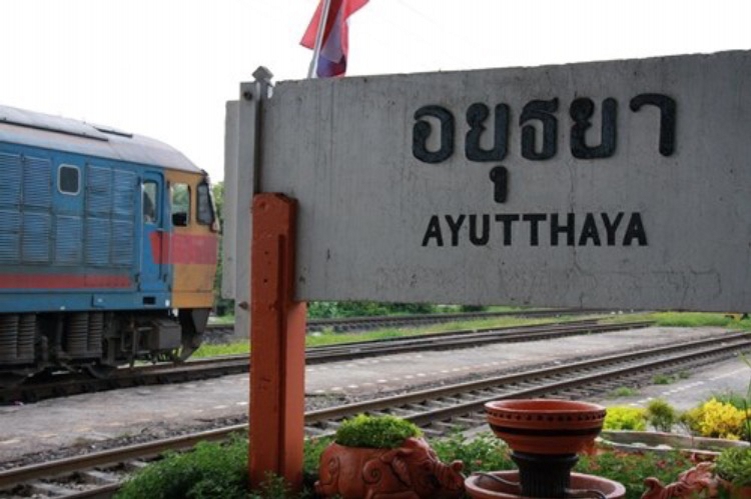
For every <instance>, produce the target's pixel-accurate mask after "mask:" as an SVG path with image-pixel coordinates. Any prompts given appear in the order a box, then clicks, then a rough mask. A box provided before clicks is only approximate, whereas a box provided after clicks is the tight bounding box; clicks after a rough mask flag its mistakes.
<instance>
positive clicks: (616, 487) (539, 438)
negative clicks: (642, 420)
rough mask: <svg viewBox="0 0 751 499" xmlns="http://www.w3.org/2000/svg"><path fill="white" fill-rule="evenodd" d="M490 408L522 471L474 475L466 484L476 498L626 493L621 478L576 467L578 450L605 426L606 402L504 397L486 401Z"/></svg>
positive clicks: (495, 428)
mask: <svg viewBox="0 0 751 499" xmlns="http://www.w3.org/2000/svg"><path fill="white" fill-rule="evenodd" d="M485 412H486V416H487V420H488V423H489V424H490V428H491V429H492V430H493V433H494V434H495V435H496V436H497V437H498V438H501V439H503V440H504V441H505V442H506V443H507V444H508V446H509V447H510V448H511V449H512V451H513V452H512V454H511V459H513V460H514V462H515V463H516V465H517V466H518V467H519V471H518V472H496V473H485V474H477V475H473V476H471V477H469V478H468V479H467V480H465V482H464V486H465V488H466V489H467V493H468V494H469V495H470V496H471V497H473V498H474V499H490V498H511V497H513V498H517V497H520V496H525V497H535V498H563V497H567V496H576V497H603V496H604V497H608V498H614V499H615V498H620V497H623V496H624V494H625V492H626V491H625V489H624V487H623V486H622V485H621V484H619V483H617V482H613V481H612V480H606V479H603V478H599V477H594V476H591V475H581V474H576V473H574V474H572V473H571V468H573V466H574V464H576V461H577V460H578V459H579V458H578V457H577V456H576V453H577V452H581V451H582V450H584V449H585V448H587V447H590V446H591V445H592V444H593V442H594V440H595V438H596V437H597V435H598V434H599V433H600V431H601V430H602V425H603V422H604V421H605V414H606V411H605V408H604V407H602V406H600V405H596V404H590V403H586V402H573V401H568V400H554V399H528V400H499V401H495V402H489V403H487V404H485ZM507 478H512V479H513V478H518V483H515V482H513V481H510V480H508V479H507Z"/></svg>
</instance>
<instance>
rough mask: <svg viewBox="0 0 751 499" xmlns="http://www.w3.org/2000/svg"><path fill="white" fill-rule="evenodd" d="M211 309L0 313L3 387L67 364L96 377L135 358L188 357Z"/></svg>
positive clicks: (143, 359) (137, 359) (146, 359)
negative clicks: (176, 312) (177, 311)
mask: <svg viewBox="0 0 751 499" xmlns="http://www.w3.org/2000/svg"><path fill="white" fill-rule="evenodd" d="M207 319H208V310H181V311H180V312H179V313H178V314H177V315H175V314H174V313H173V312H171V311H164V310H162V311H152V312H142V311H141V312H134V311H117V312H114V311H110V312H57V313H40V314H35V313H25V314H0V387H3V386H12V385H15V384H18V383H20V382H22V381H23V380H24V379H26V378H27V377H28V376H31V375H33V374H36V373H39V372H42V371H45V370H60V369H66V370H71V371H87V372H89V373H90V374H92V375H94V376H97V377H104V376H107V375H109V374H110V373H111V372H112V371H113V370H114V369H115V368H117V367H118V366H121V365H125V364H130V365H131V366H132V365H133V364H134V363H135V362H136V361H150V362H161V361H172V362H178V361H181V360H185V359H187V358H188V357H189V356H190V355H191V354H192V353H193V352H194V351H195V350H196V349H197V348H198V347H199V346H200V344H201V340H202V333H203V331H204V328H205V325H206V321H207Z"/></svg>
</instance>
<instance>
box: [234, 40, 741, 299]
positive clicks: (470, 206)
mask: <svg viewBox="0 0 751 499" xmlns="http://www.w3.org/2000/svg"><path fill="white" fill-rule="evenodd" d="M654 94H658V95H660V96H662V97H661V98H665V99H670V100H672V102H674V103H675V114H674V117H675V121H674V134H671V130H673V127H672V125H671V124H670V123H666V122H661V114H660V111H659V109H658V108H657V107H656V106H654V105H652V104H649V103H646V104H645V103H644V102H642V101H644V100H645V99H646V100H647V101H649V100H650V99H652V98H653V96H654ZM639 96H641V97H639ZM645 96H646V97H645ZM650 96H652V97H650ZM581 98H588V99H591V104H592V105H593V106H594V107H593V112H592V117H591V118H589V119H588V121H589V122H591V123H590V125H591V126H589V125H586V124H585V125H583V128H582V129H579V128H577V127H576V126H575V125H576V120H575V118H574V117H573V116H575V115H581V114H583V115H587V113H588V111H587V110H586V109H585V108H586V106H587V103H586V102H585V101H582V100H577V99H581ZM553 99H557V104H555V107H556V109H555V110H549V111H545V110H541V109H542V108H541V107H540V104H539V103H534V101H548V104H549V105H550V106H552V105H553V104H552V103H553V102H554V101H553ZM607 99H613V101H607V102H608V103H607V104H606V100H607ZM473 104H479V105H480V106H479V107H477V106H475V107H472V106H473ZM498 104H506V105H507V106H508V126H507V130H505V129H504V131H503V133H502V134H500V137H501V139H502V138H503V137H505V138H506V139H507V141H508V144H507V152H506V154H505V155H500V156H498V158H499V159H493V160H492V161H478V160H472V159H468V158H470V156H471V155H470V154H468V153H466V152H465V147H466V144H467V143H471V142H472V140H473V139H472V138H471V137H470V138H469V139H468V132H469V130H470V126H469V125H468V121H467V114H468V112H469V113H470V114H472V112H474V113H475V114H476V113H477V112H478V109H480V110H481V108H482V107H483V106H485V107H486V108H487V111H488V112H489V117H488V119H487V120H485V121H484V122H483V121H482V120H481V119H480V120H479V121H481V123H480V124H481V125H482V126H483V127H485V132H484V133H481V134H480V140H479V143H478V144H476V147H475V150H478V149H480V150H482V149H485V150H489V149H491V148H492V147H493V143H494V142H493V140H494V133H495V128H496V127H495V125H494V123H495V121H494V120H495V118H494V116H495V115H494V114H493V113H494V110H495V109H496V105H498ZM548 104H546V105H548ZM425 106H440V107H441V108H443V109H444V110H446V111H447V112H448V113H450V114H451V116H453V118H452V119H453V123H454V136H453V139H452V140H450V141H447V142H446V143H445V144H444V145H446V147H453V153H452V154H450V155H449V156H448V157H447V158H446V159H445V160H442V161H439V162H436V163H429V162H426V161H425V160H424V158H423V159H421V157H420V154H418V153H415V152H414V151H415V147H416V146H415V144H418V145H417V149H419V148H420V147H422V146H421V145H420V144H422V139H421V136H420V130H421V128H420V127H424V126H428V125H430V128H431V130H432V133H431V134H430V138H429V139H427V140H426V141H425V144H424V148H425V149H426V150H427V151H428V152H436V151H438V150H439V149H440V148H441V144H440V143H439V141H438V136H439V134H440V133H439V128H440V127H439V125H438V120H437V119H435V118H416V117H415V114H416V113H417V112H418V111H419V110H421V109H423V111H424V110H425ZM607 106H610V107H611V110H610V111H609V112H612V114H611V116H612V117H613V120H612V125H613V126H614V131H613V130H612V128H613V127H611V129H609V131H608V130H606V132H605V135H606V136H609V137H610V139H608V140H609V141H610V147H611V149H612V150H611V151H605V152H603V151H602V150H600V151H599V152H595V153H592V154H594V155H595V156H597V155H602V156H605V157H595V158H589V159H583V158H581V157H575V154H574V151H573V150H574V149H576V147H574V144H575V143H576V141H577V139H576V135H577V134H580V132H581V133H584V136H583V139H582V140H580V141H579V149H582V148H584V149H586V150H588V151H590V152H592V151H593V150H594V148H596V147H597V146H599V145H600V144H601V142H603V139H602V137H601V128H602V121H603V119H602V113H603V108H604V107H607ZM543 107H544V106H543ZM471 110H473V111H471ZM470 111H471V112H470ZM667 114H669V113H667ZM478 119H479V118H478ZM421 121H426V123H424V124H421V123H420V122H421ZM542 121H546V122H547V123H548V125H551V124H552V123H553V122H555V123H556V124H557V127H556V129H555V130H554V131H553V129H552V128H551V127H550V126H548V128H549V129H550V130H551V131H552V134H551V135H550V137H549V139H550V140H551V141H552V142H554V143H555V146H556V148H555V151H554V152H553V154H552V155H549V156H550V157H549V158H548V159H544V160H535V159H529V157H530V153H529V152H527V153H526V156H527V157H525V154H523V152H522V149H523V147H524V146H523V144H524V143H525V142H526V143H527V145H529V144H530V143H531V141H534V144H535V145H534V148H533V149H534V151H535V153H536V154H538V155H539V154H542V153H543V152H544V151H543V150H542V145H541V144H542V143H543V132H542V128H543V127H542ZM606 121H610V120H606ZM668 121H669V120H668ZM501 128H503V127H501ZM526 128H528V130H527V131H526V132H525V131H524V130H525V129H526ZM478 130H479V129H478ZM577 130H578V131H577ZM525 133H527V134H530V135H529V136H527V137H526V138H525V137H524V136H523V135H524V134H525ZM240 136H241V137H242V136H244V133H243V131H242V130H241V131H240ZM261 136H262V140H261V142H262V146H263V149H262V153H261V158H262V174H261V178H260V183H261V189H262V190H263V191H266V192H282V193H285V194H287V195H289V196H292V197H295V198H297V199H298V200H299V201H300V206H301V209H300V222H299V230H300V238H299V240H300V244H299V250H300V254H299V258H298V295H299V298H301V299H305V300H319V299H373V300H382V301H404V302H434V303H484V304H498V303H506V304H512V303H514V304H532V305H541V306H565V307H570V306H583V307H603V308H609V307H616V308H617V307H621V308H649V309H666V308H669V309H695V310H722V311H726V310H731V311H732V310H739V311H743V310H748V309H749V307H750V306H751V275H749V272H751V270H750V269H751V251H750V250H749V248H750V244H751V217H749V209H750V208H751V202H750V201H749V199H750V195H751V167H749V158H751V141H750V140H748V137H749V136H751V52H727V53H721V54H714V55H691V56H679V57H667V58H653V59H645V60H627V61H613V62H602V63H587V64H572V65H565V66H546V67H538V68H512V69H491V70H478V71H466V72H448V73H430V74H413V75H395V76H378V77H354V78H345V79H337V80H336V81H331V80H311V81H300V82H282V83H280V84H278V85H277V86H276V88H275V91H274V96H273V97H272V98H271V99H270V100H269V102H268V103H267V105H266V107H265V110H264V128H263V131H262V134H261ZM532 136H534V139H532V138H531V137H532ZM580 138H581V137H580ZM499 140H500V139H499ZM605 142H608V141H607V140H606V141H605ZM470 149H471V147H470ZM606 149H607V148H606ZM579 155H581V154H579ZM474 157H476V156H474ZM499 165H502V166H503V167H505V168H506V171H507V174H508V182H507V185H506V189H507V192H506V193H507V197H506V199H505V202H499V200H501V199H500V198H497V197H496V195H495V190H494V189H495V184H494V182H493V181H491V179H490V177H489V175H490V173H491V170H492V169H493V168H495V167H497V166H499ZM603 214H604V215H603ZM619 214H620V215H619ZM619 216H620V217H621V218H620V219H619ZM462 217H463V218H462ZM540 217H542V218H540ZM569 217H571V218H569ZM460 220H461V222H460ZM535 220H537V221H535ZM616 221H617V223H616ZM452 224H453V226H454V227H459V228H458V229H456V230H453V229H452ZM471 229H474V230H473V231H472V230H471ZM484 231H486V232H487V237H484V236H485V232H484ZM505 231H508V233H506V232H505ZM471 233H472V234H474V236H475V241H474V242H473V241H472V240H471V239H470V237H471ZM569 238H570V239H569Z"/></svg>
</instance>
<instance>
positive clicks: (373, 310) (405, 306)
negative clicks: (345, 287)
mask: <svg viewBox="0 0 751 499" xmlns="http://www.w3.org/2000/svg"><path fill="white" fill-rule="evenodd" d="M435 312H436V307H435V306H434V305H428V304H424V303H378V302H371V301H348V302H347V301H316V302H309V303H308V317H309V318H311V319H331V318H335V317H370V316H374V315H399V314H403V315H404V314H431V313H435Z"/></svg>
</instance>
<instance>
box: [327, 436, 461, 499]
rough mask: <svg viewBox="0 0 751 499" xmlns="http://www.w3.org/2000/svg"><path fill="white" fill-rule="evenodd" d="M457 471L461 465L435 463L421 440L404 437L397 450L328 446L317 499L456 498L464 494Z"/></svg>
mask: <svg viewBox="0 0 751 499" xmlns="http://www.w3.org/2000/svg"><path fill="white" fill-rule="evenodd" d="M462 468H463V463H462V462H461V461H454V462H453V463H451V464H449V465H446V464H444V463H442V462H440V461H439V460H438V458H437V457H436V455H435V452H433V450H432V449H431V448H430V446H429V445H428V443H427V442H426V441H425V440H423V439H422V438H408V439H406V440H405V441H404V443H403V444H402V445H401V447H398V448H396V449H372V448H365V447H346V446H343V445H339V444H336V443H333V444H331V445H329V446H328V447H327V448H326V449H325V450H324V451H323V453H322V454H321V460H320V464H319V480H318V481H317V482H316V484H315V488H316V493H317V494H319V495H320V496H323V497H339V498H342V499H361V498H375V497H392V496H393V497H411V498H415V499H417V498H420V499H459V498H461V497H462V496H463V495H464V477H463V476H462V474H461V473H460V472H461V470H462Z"/></svg>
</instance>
